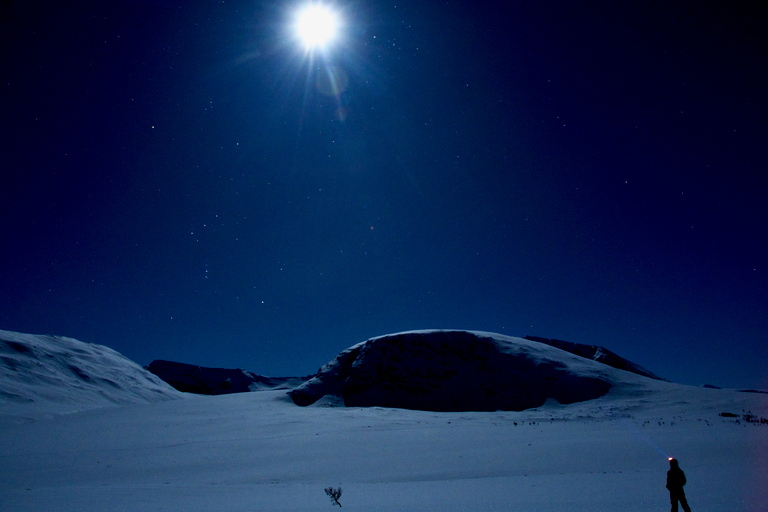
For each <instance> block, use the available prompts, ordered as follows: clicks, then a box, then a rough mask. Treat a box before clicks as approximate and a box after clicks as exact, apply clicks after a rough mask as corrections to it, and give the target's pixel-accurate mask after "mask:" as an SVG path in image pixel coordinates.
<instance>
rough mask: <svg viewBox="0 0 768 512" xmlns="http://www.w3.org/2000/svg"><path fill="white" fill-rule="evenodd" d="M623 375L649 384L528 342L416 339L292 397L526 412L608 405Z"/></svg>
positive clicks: (328, 375) (384, 344)
mask: <svg viewBox="0 0 768 512" xmlns="http://www.w3.org/2000/svg"><path fill="white" fill-rule="evenodd" d="M617 372H618V373H620V374H624V375H625V376H626V378H628V379H629V380H630V381H632V380H637V379H644V377H640V376H637V375H634V374H630V373H627V372H624V371H620V370H617V369H615V368H612V367H610V366H607V365H605V364H602V363H600V362H597V361H593V360H590V359H585V358H583V357H578V356H576V355H574V354H572V353H570V352H567V351H565V350H562V349H559V348H557V347H553V346H550V345H549V344H544V343H540V342H536V341H532V340H526V339H523V338H513V337H510V336H503V335H500V334H491V333H481V332H469V331H413V332H405V333H400V334H392V335H387V336H382V337H378V338H372V339H370V340H368V341H365V342H363V343H360V344H357V345H355V346H353V347H350V348H348V349H347V350H344V351H343V352H341V353H340V354H339V355H338V356H336V358H335V359H334V360H332V361H331V362H329V363H328V364H326V365H325V366H323V367H322V368H321V369H320V370H319V372H318V373H317V375H316V376H315V377H313V378H312V379H310V380H309V381H307V382H305V383H304V384H302V385H300V386H298V387H297V388H295V389H293V390H291V391H290V392H289V395H290V397H291V398H292V399H293V401H294V403H296V404H297V405H302V406H306V405H310V404H313V403H315V402H316V401H317V400H319V399H320V398H322V397H323V396H326V395H335V396H338V397H340V398H341V399H343V401H344V405H346V406H348V407H371V406H380V407H396V408H403V409H417V410H425V411H495V410H506V411H522V410H525V409H530V408H533V407H538V406H541V405H542V404H544V402H546V401H547V400H548V399H554V400H557V401H558V402H560V403H561V404H570V403H574V402H582V401H585V400H591V399H595V398H598V397H601V396H603V395H605V394H606V393H607V392H608V391H609V389H610V388H611V386H612V384H613V383H615V382H617V381H618V380H622V378H618V377H617ZM646 380H647V379H646ZM622 381H623V380H622Z"/></svg>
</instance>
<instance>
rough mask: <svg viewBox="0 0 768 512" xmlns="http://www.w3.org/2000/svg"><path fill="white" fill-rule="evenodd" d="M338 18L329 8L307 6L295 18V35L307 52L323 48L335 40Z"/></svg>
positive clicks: (313, 5)
mask: <svg viewBox="0 0 768 512" xmlns="http://www.w3.org/2000/svg"><path fill="white" fill-rule="evenodd" d="M338 28H339V18H338V16H337V15H336V13H334V12H333V11H332V10H331V9H330V8H329V7H327V6H325V5H322V4H309V5H307V6H306V7H304V8H302V9H301V10H300V11H299V12H298V14H297V16H296V34H297V35H298V37H299V39H300V40H301V42H302V43H304V46H305V47H306V48H307V49H308V50H312V49H314V48H321V49H322V48H324V47H325V46H327V45H328V44H330V43H331V42H332V41H333V40H334V39H335V38H336V34H337V32H338Z"/></svg>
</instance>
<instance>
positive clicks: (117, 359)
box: [0, 330, 182, 416]
mask: <svg viewBox="0 0 768 512" xmlns="http://www.w3.org/2000/svg"><path fill="white" fill-rule="evenodd" d="M181 396H182V394H181V393H179V392H178V391H176V390H175V389H173V388H172V387H171V386H169V385H168V384H166V383H165V382H163V381H162V380H160V379H159V378H158V377H156V376H154V375H152V374H151V373H149V372H148V371H146V370H144V369H143V368H142V367H141V366H139V365H137V364H136V363H134V362H133V361H131V360H129V359H127V358H126V357H125V356H123V355H121V354H119V353H118V352H115V351H114V350H112V349H110V348H107V347H105V346H103V345H95V344H91V343H83V342H82V341H78V340H75V339H72V338H64V337H61V336H40V335H33V334H21V333H17V332H11V331H2V330H0V413H6V412H9V411H13V412H14V413H21V415H22V416H23V411H24V409H25V406H27V405H28V406H30V407H31V406H32V405H34V406H35V407H34V410H35V411H36V412H40V411H45V412H46V413H56V414H62V413H70V412H75V411H80V410H85V409H92V408H94V407H102V406H105V405H110V404H128V403H146V402H157V401H160V400H169V399H172V398H179V397H181Z"/></svg>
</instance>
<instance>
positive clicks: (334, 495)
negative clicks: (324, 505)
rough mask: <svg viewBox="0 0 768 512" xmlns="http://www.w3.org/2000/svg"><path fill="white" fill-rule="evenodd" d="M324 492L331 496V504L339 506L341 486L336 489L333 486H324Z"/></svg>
mask: <svg viewBox="0 0 768 512" xmlns="http://www.w3.org/2000/svg"><path fill="white" fill-rule="evenodd" d="M325 494H327V495H328V497H329V498H331V503H332V504H334V505H338V506H341V503H339V499H340V498H341V487H339V488H338V489H334V488H333V487H326V488H325Z"/></svg>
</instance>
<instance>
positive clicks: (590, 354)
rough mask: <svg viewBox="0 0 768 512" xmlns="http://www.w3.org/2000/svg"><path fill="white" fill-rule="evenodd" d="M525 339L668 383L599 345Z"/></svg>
mask: <svg viewBox="0 0 768 512" xmlns="http://www.w3.org/2000/svg"><path fill="white" fill-rule="evenodd" d="M525 339H527V340H530V341H538V342H539V343H546V344H547V345H551V346H553V347H557V348H559V349H563V350H565V351H567V352H570V353H571V354H576V355H577V356H580V357H584V358H586V359H591V360H593V361H598V362H601V363H603V364H607V365H608V366H613V367H614V368H618V369H619V370H624V371H627V372H632V373H636V374H638V375H642V376H644V377H650V378H651V379H656V380H663V381H665V382H669V381H668V380H667V379H664V378H662V377H659V376H658V375H656V374H655V373H652V372H650V371H648V370H646V369H645V368H643V367H642V366H640V365H639V364H636V363H633V362H632V361H628V360H627V359H624V358H623V357H621V356H620V355H618V354H616V353H615V352H611V351H610V350H608V349H607V348H605V347H601V346H600V345H584V344H581V343H573V342H571V341H563V340H555V339H549V338H540V337H538V336H526V337H525Z"/></svg>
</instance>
